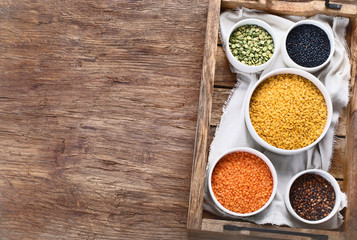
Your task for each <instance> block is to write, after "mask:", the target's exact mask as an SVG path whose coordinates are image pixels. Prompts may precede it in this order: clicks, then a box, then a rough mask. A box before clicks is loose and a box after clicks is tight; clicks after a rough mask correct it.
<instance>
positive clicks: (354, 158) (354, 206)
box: [344, 18, 357, 239]
mask: <svg viewBox="0 0 357 240" xmlns="http://www.w3.org/2000/svg"><path fill="white" fill-rule="evenodd" d="M350 48H351V53H352V54H351V64H352V76H354V78H352V79H351V99H350V103H349V106H348V114H347V115H348V117H347V123H346V128H347V136H346V137H347V142H346V158H347V159H349V161H346V162H345V176H346V180H345V182H344V188H345V190H346V192H347V197H348V199H349V202H348V208H346V224H345V231H346V233H347V239H356V238H357V181H356V178H357V85H356V78H357V76H356V72H357V71H356V70H357V18H355V19H354V21H353V22H352V37H351V47H350Z"/></svg>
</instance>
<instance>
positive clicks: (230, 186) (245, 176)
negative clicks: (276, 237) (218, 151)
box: [211, 152, 273, 213]
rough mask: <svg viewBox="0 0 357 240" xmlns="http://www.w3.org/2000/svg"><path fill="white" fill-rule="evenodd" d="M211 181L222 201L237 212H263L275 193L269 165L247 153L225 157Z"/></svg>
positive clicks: (215, 169)
mask: <svg viewBox="0 0 357 240" xmlns="http://www.w3.org/2000/svg"><path fill="white" fill-rule="evenodd" d="M211 181H212V182H211V183H212V190H213V193H214V196H215V197H216V199H217V200H218V202H219V203H221V204H222V206H224V207H225V208H226V209H228V210H230V211H232V212H236V213H250V212H254V211H256V210H258V209H260V208H261V207H263V206H264V205H265V203H266V202H267V201H268V200H269V198H270V196H271V194H272V191H273V176H272V174H271V171H270V169H269V167H268V165H267V164H266V163H265V162H264V161H263V160H262V159H260V158H259V157H257V156H255V155H254V154H251V153H247V152H234V153H230V154H227V155H225V156H224V157H223V158H222V159H221V160H220V161H219V162H218V163H217V165H216V166H215V168H214V170H213V173H212V179H211Z"/></svg>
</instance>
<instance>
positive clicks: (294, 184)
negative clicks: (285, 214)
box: [284, 169, 341, 224]
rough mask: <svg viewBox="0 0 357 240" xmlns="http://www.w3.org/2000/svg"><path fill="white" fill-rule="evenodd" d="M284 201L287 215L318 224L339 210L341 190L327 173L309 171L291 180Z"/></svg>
mask: <svg viewBox="0 0 357 240" xmlns="http://www.w3.org/2000/svg"><path fill="white" fill-rule="evenodd" d="M284 201H285V206H286V208H287V210H288V211H289V213H290V214H291V215H292V216H294V217H295V218H296V219H298V220H299V221H302V222H304V223H308V224H320V223H323V222H325V221H327V220H329V219H331V218H332V217H333V216H334V215H335V214H336V213H337V211H338V210H339V207H340V203H341V190H340V187H339V185H338V183H337V181H336V179H335V178H334V177H333V176H332V175H331V174H329V173H328V172H326V171H323V170H320V169H309V170H305V171H302V172H300V173H298V174H296V175H295V176H294V177H292V178H291V180H290V181H289V183H288V187H287V191H286V193H285V196H284Z"/></svg>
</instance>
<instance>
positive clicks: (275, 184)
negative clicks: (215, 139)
mask: <svg viewBox="0 0 357 240" xmlns="http://www.w3.org/2000/svg"><path fill="white" fill-rule="evenodd" d="M234 152H247V153H250V154H253V155H256V156H257V157H259V158H260V159H262V160H263V161H264V162H265V163H266V164H267V165H268V167H269V169H270V172H271V174H272V177H273V191H272V193H271V195H270V198H269V199H268V201H267V202H266V203H265V204H264V206H263V207H261V208H260V209H258V210H256V211H254V212H250V213H236V212H233V211H230V210H228V209H227V208H225V207H224V206H223V205H222V204H221V203H220V202H219V201H218V200H217V198H216V197H215V195H214V193H213V189H212V173H213V170H214V169H215V167H216V165H217V163H218V162H219V161H220V160H221V159H222V158H223V157H224V156H226V155H227V154H230V153H234ZM207 185H208V190H209V193H210V196H211V198H212V200H213V202H214V203H215V205H216V206H217V207H218V208H219V209H220V210H221V211H223V212H224V213H226V214H228V215H231V216H234V217H248V216H252V215H256V214H258V213H260V212H262V211H263V210H264V209H266V208H267V207H268V206H269V205H270V203H271V202H272V201H273V199H274V197H275V194H276V192H277V188H278V175H277V173H276V170H275V167H274V165H273V163H272V162H271V161H270V159H269V158H268V157H267V156H265V155H264V154H263V153H261V152H259V151H258V150H255V149H253V148H250V147H235V148H230V149H228V150H226V151H224V152H223V153H222V154H221V155H220V156H219V157H218V158H217V159H215V162H214V163H213V164H212V167H211V168H210V170H209V172H208V184H207Z"/></svg>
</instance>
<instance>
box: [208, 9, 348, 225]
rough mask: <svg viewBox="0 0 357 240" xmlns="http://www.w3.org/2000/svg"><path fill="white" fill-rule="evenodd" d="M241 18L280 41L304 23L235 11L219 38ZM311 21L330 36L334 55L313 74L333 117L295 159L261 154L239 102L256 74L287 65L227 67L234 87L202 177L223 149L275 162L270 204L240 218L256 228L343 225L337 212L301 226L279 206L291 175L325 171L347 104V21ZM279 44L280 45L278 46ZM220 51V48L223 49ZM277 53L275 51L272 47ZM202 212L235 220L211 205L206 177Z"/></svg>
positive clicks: (225, 21)
mask: <svg viewBox="0 0 357 240" xmlns="http://www.w3.org/2000/svg"><path fill="white" fill-rule="evenodd" d="M245 18H257V19H261V20H263V21H265V22H267V23H268V24H270V25H271V27H272V28H273V29H274V30H275V31H276V34H277V39H279V40H282V36H283V34H284V33H285V31H286V30H287V29H288V28H289V27H290V26H291V25H292V24H293V23H294V22H296V21H298V20H301V19H303V18H302V17H296V16H289V17H279V16H276V15H271V14H267V13H265V12H262V11H256V10H250V9H246V8H240V9H237V10H236V11H230V10H229V11H225V12H223V13H222V14H221V16H220V37H221V42H222V43H224V42H225V39H226V38H227V37H229V36H227V34H228V31H229V29H230V28H231V27H232V26H233V25H234V24H235V23H236V22H238V21H240V20H242V19H245ZM312 19H315V20H318V21H320V22H322V23H324V24H327V25H329V26H330V27H331V28H332V30H333V33H334V36H335V52H334V55H333V57H332V59H331V61H330V63H329V64H328V65H327V66H325V67H324V68H323V69H322V70H320V71H318V72H316V73H313V75H315V76H316V77H317V78H318V79H320V80H321V81H322V82H323V83H324V85H325V86H326V88H327V90H328V92H329V94H330V96H331V99H332V104H333V116H332V123H331V126H330V128H329V130H328V132H327V134H326V135H325V137H324V138H323V139H322V140H321V142H320V143H318V144H317V145H315V146H314V147H313V148H312V149H309V150H308V151H306V152H304V153H301V154H297V155H288V156H284V155H278V154H275V153H273V152H269V151H268V150H265V149H264V148H262V147H261V146H260V145H258V144H257V143H256V142H255V141H254V139H253V138H252V137H251V136H250V134H249V132H248V129H247V127H246V125H245V122H244V112H243V101H244V97H245V94H246V92H247V91H248V90H249V89H251V88H252V87H253V85H254V84H255V83H256V81H257V80H258V79H259V77H260V76H261V74H265V73H268V72H269V71H271V70H274V69H277V68H282V67H288V66H287V65H286V64H285V63H284V61H283V59H282V57H280V56H279V54H280V53H278V56H277V57H276V59H275V61H274V62H273V63H272V64H271V65H270V66H269V67H268V68H267V69H265V70H264V71H262V72H258V73H251V74H249V73H243V72H240V71H239V69H235V68H234V67H233V66H231V70H232V72H234V73H236V74H237V84H236V86H235V88H234V89H233V90H232V92H231V94H230V96H229V98H228V100H227V101H226V103H225V106H224V107H223V115H222V117H221V121H220V124H219V126H218V127H217V129H216V133H215V137H214V139H213V141H212V143H211V146H210V152H209V157H208V164H207V173H208V171H209V169H210V168H211V167H212V166H213V164H214V163H215V161H216V160H217V158H218V157H219V156H220V155H221V154H222V153H223V152H224V151H225V150H228V149H230V148H233V147H251V148H254V149H257V150H258V151H260V152H262V153H263V154H265V155H266V156H267V157H268V158H269V159H270V160H271V161H272V163H273V164H274V166H275V168H276V171H277V175H278V189H277V193H276V195H275V198H274V200H273V201H272V202H271V204H270V205H269V206H268V208H266V209H265V210H264V211H262V212H261V213H259V214H257V215H255V216H251V217H245V218H243V219H245V220H248V221H251V222H255V223H257V224H274V225H287V226H291V227H304V228H321V229H334V228H338V227H340V226H341V225H342V223H343V217H342V215H341V214H340V213H338V214H336V215H335V216H334V217H333V218H332V219H330V220H329V221H327V222H325V223H322V224H319V225H307V224H305V223H302V222H300V221H298V220H296V219H295V218H293V216H291V215H290V214H289V212H288V211H287V209H286V207H285V204H284V198H283V197H284V193H285V191H286V187H287V183H288V182H289V180H290V179H291V177H293V176H294V175H295V174H296V173H298V172H300V171H302V170H305V169H313V168H317V169H322V170H325V171H328V170H329V167H330V164H331V157H332V152H333V144H334V132H335V128H336V125H337V122H338V119H339V116H340V114H341V111H342V109H343V107H345V106H346V105H347V103H348V100H349V80H350V78H351V75H350V70H351V69H350V68H351V67H350V62H349V55H348V51H347V50H348V46H347V43H346V41H345V33H346V27H347V25H348V19H347V18H340V17H330V16H325V15H316V16H314V17H312ZM279 45H280V43H279ZM223 47H224V49H225V46H223ZM276 51H280V49H276ZM346 206H347V198H346V195H345V194H344V193H342V202H341V205H340V210H342V209H343V208H344V207H346ZM204 209H205V210H207V211H209V212H212V213H214V214H216V215H218V216H223V217H226V218H229V219H232V218H234V217H231V216H228V215H226V214H225V213H223V212H222V211H221V210H220V209H218V208H217V207H216V206H215V204H214V203H213V201H212V199H211V196H210V194H209V192H208V187H207V178H206V182H205V201H204Z"/></svg>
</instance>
